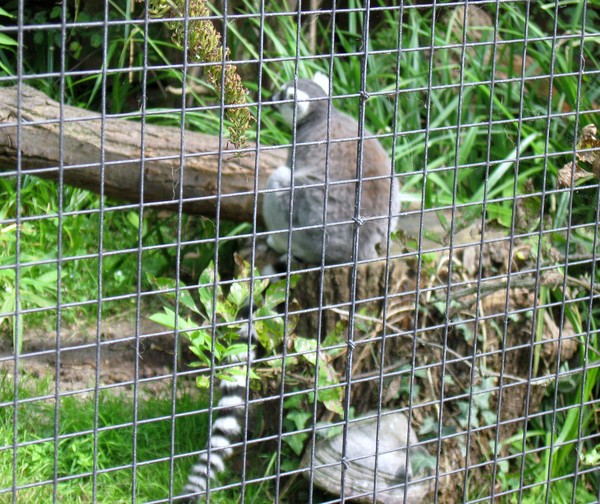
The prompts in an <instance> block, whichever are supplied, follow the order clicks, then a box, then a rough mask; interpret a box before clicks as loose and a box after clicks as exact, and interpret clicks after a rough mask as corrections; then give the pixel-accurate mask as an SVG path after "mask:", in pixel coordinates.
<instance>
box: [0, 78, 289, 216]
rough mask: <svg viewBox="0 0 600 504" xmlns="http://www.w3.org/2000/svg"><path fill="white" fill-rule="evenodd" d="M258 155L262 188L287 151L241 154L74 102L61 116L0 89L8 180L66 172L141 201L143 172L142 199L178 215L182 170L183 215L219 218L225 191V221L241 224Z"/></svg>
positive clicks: (0, 136) (48, 104)
mask: <svg viewBox="0 0 600 504" xmlns="http://www.w3.org/2000/svg"><path fill="white" fill-rule="evenodd" d="M19 124H20V141H19V137H18V135H19ZM142 128H143V136H142ZM182 135H184V137H183V144H184V152H183V153H182V152H181V150H182V149H181V145H182ZM61 140H62V145H61ZM142 140H143V149H142ZM221 147H222V148H221ZM220 149H221V153H222V159H221V161H219V150H220ZM18 150H19V151H20V166H18V163H17V152H18ZM257 155H258V156H259V163H258V165H259V169H258V179H259V187H263V186H264V185H265V182H266V180H267V178H268V176H269V174H270V172H271V170H272V169H273V168H276V167H277V166H280V165H281V164H283V163H285V160H286V156H287V152H286V151H285V149H273V148H270V149H268V148H265V147H262V146H256V145H255V144H250V145H249V150H248V152H244V153H243V154H242V155H241V156H239V157H236V156H235V155H234V153H233V151H231V150H228V142H227V141H226V140H223V145H222V146H220V145H219V138H218V137H215V136H211V135H204V134H201V133H195V132H189V131H184V130H183V129H182V128H177V127H167V126H157V125H154V124H144V125H142V123H141V122H135V121H130V120H125V119H116V118H112V117H110V116H106V117H104V118H103V117H102V116H101V115H100V114H97V113H93V112H89V111H87V110H83V109H80V108H77V107H72V106H69V105H63V106H62V118H61V106H60V104H59V103H58V102H56V101H54V100H51V99H50V98H48V97H47V96H46V95H45V94H43V93H42V92H40V91H37V90H35V89H33V88H31V87H29V86H25V85H23V86H22V87H21V94H20V96H19V93H18V89H17V87H8V88H0V171H4V172H8V174H9V175H10V174H15V175H16V173H17V170H18V169H19V170H20V173H32V174H35V175H37V176H40V177H44V178H49V179H54V180H57V179H58V178H59V174H60V173H61V172H62V174H63V180H64V182H65V183H66V184H71V185H74V186H77V187H82V188H85V189H89V190H91V191H95V192H102V193H103V194H105V195H106V196H110V197H113V198H119V199H123V200H127V201H132V202H139V200H140V187H141V182H142V180H141V176H142V175H141V174H142V173H143V199H144V202H150V201H152V202H163V203H164V204H165V207H166V208H168V209H172V210H176V209H177V204H178V202H179V193H180V188H179V181H180V177H179V170H180V167H181V166H183V178H182V186H183V189H182V192H183V198H184V211H185V212H187V213H193V214H201V215H204V216H207V217H209V218H215V209H216V206H217V194H218V192H220V194H221V198H220V214H221V215H220V216H221V217H222V218H225V219H228V220H232V221H238V222H240V221H251V220H252V216H253V209H254V200H255V197H256V196H255V194H254V180H255V177H256V173H255V171H256V170H255V163H256V156H257ZM102 156H103V157H102ZM142 160H143V165H142ZM142 168H143V170H142ZM219 175H220V184H221V185H220V189H219V191H217V184H218V178H219ZM102 176H103V177H104V180H103V183H102V184H101V177H102ZM190 199H191V200H190ZM258 208H259V211H260V205H259V207H258ZM260 219H261V217H260V215H259V221H260Z"/></svg>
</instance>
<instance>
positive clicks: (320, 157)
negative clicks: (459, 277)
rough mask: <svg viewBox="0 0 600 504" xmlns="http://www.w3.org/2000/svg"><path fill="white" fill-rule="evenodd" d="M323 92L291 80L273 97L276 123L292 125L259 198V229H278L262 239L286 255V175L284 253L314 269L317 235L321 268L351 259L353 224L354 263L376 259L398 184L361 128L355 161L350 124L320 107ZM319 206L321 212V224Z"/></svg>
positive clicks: (324, 104) (396, 203)
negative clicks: (281, 161)
mask: <svg viewBox="0 0 600 504" xmlns="http://www.w3.org/2000/svg"><path fill="white" fill-rule="evenodd" d="M325 87H327V88H328V87H329V85H328V84H326V86H324V87H323V86H321V85H319V84H318V83H317V82H314V81H310V80H305V79H299V80H298V81H297V83H296V84H294V82H289V83H288V84H286V85H285V86H284V87H283V89H282V90H281V91H280V92H279V93H277V94H276V95H275V96H274V100H276V101H277V102H278V105H277V107H278V108H279V111H280V112H281V115H282V116H283V118H284V120H285V121H286V122H287V123H288V124H289V125H290V126H292V127H294V120H295V131H296V135H295V146H294V148H293V149H292V150H291V151H290V154H289V157H288V166H281V167H279V168H277V169H276V170H275V171H274V172H273V173H272V174H271V176H270V177H269V181H268V189H270V190H272V191H270V192H267V193H266V194H265V196H264V200H263V212H262V213H263V218H264V219H265V224H266V226H267V229H268V230H269V231H281V232H280V233H272V234H270V235H269V238H268V243H269V245H270V246H271V247H272V248H273V249H274V250H275V251H277V252H278V253H280V254H287V253H289V251H288V250H287V249H288V232H289V230H290V199H291V193H292V190H291V183H292V176H293V182H294V188H293V213H292V226H291V228H292V241H291V253H292V255H293V256H294V257H295V258H296V259H299V260H300V261H302V262H305V263H308V264H320V263H321V257H322V248H323V247H322V243H323V233H324V234H325V262H326V263H327V264H337V263H344V262H349V261H352V260H353V237H354V229H355V226H357V225H358V226H360V232H359V244H358V258H357V259H358V260H362V259H373V258H376V257H377V256H378V255H380V253H379V252H378V250H377V247H378V246H380V247H383V249H382V250H383V251H385V246H386V245H387V238H388V229H389V226H388V217H389V215H390V213H391V216H392V222H391V224H392V225H391V230H392V231H394V230H395V229H396V227H397V224H398V213H399V211H400V197H399V193H400V190H399V185H398V180H397V179H396V178H395V177H393V176H392V174H393V171H392V164H391V161H390V158H389V157H388V155H387V153H386V152H385V150H384V149H383V147H382V146H381V144H380V143H379V142H378V141H377V139H376V138H370V137H372V135H371V134H370V133H369V132H368V131H367V130H366V129H363V137H364V138H365V140H362V156H361V159H360V160H359V158H358V149H357V147H358V143H357V142H358V134H359V127H358V123H357V122H356V120H355V119H353V118H352V117H350V116H349V115H347V114H344V113H343V112H341V111H339V110H337V109H335V108H333V107H329V106H328V101H329V97H328V91H327V90H326V89H325ZM294 109H295V110H296V113H295V114H294ZM329 110H331V112H330V113H329ZM328 116H329V117H328ZM367 138H368V139H367ZM328 151H329V157H327V154H328ZM359 166H360V167H361V170H360V171H361V178H360V192H361V196H360V211H359V213H358V215H356V214H355V206H356V200H357V197H356V194H357V181H358V180H357V167H359ZM327 175H328V176H327ZM390 184H391V208H390ZM325 194H327V199H325ZM325 204H326V205H327V214H326V216H325V222H323V213H324V212H323V209H324V205H325Z"/></svg>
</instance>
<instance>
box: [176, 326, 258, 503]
mask: <svg viewBox="0 0 600 504" xmlns="http://www.w3.org/2000/svg"><path fill="white" fill-rule="evenodd" d="M248 334H249V333H248V327H247V324H245V325H244V326H243V327H242V329H240V339H239V343H247V344H248V346H249V347H250V348H249V351H248V352H242V353H241V354H239V355H237V356H233V357H231V358H230V362H231V363H234V362H241V363H242V364H247V365H248V367H249V366H250V363H251V361H252V360H254V350H253V349H252V340H253V332H251V333H250V336H249V335H248ZM247 358H249V362H246V359H247ZM219 387H220V389H221V399H220V400H219V402H218V407H219V411H218V413H217V418H216V419H215V421H214V422H213V426H212V432H211V434H210V438H209V441H208V443H207V445H208V446H207V449H206V451H205V452H203V453H201V454H200V456H199V457H198V461H197V462H196V463H195V464H194V465H193V466H192V468H191V470H190V474H189V476H188V480H187V484H186V485H185V487H184V488H183V492H182V494H181V499H178V500H177V502H189V503H194V502H198V501H200V500H203V497H206V495H205V494H206V491H207V488H208V483H209V480H211V479H213V478H215V477H216V475H217V474H218V473H220V472H223V471H224V470H225V459H227V458H228V457H229V456H231V454H232V452H233V448H232V446H231V445H232V444H233V443H235V442H236V441H237V440H238V439H239V436H240V434H241V432H242V428H243V426H244V412H245V407H244V406H245V404H246V376H245V374H244V375H237V376H235V379H234V380H233V381H229V380H221V383H220V385H219ZM209 452H210V460H209Z"/></svg>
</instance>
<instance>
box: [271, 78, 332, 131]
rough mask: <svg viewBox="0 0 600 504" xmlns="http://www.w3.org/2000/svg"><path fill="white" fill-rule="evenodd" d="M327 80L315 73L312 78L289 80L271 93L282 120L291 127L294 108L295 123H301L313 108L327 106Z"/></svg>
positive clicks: (317, 108)
mask: <svg viewBox="0 0 600 504" xmlns="http://www.w3.org/2000/svg"><path fill="white" fill-rule="evenodd" d="M328 90H329V81H328V79H327V77H326V76H325V75H323V74H319V73H317V74H316V75H315V77H314V78H313V80H308V79H298V81H297V84H294V81H290V82H288V83H287V84H285V85H284V86H283V87H282V88H281V90H280V91H278V92H277V93H275V94H274V95H273V101H274V102H277V103H276V107H277V109H278V110H279V112H280V113H281V116H282V117H283V120H284V121H285V122H286V123H287V124H288V125H289V126H290V127H292V126H293V124H294V108H295V109H296V125H300V124H302V123H303V122H304V121H306V119H308V117H310V115H311V114H312V113H313V112H314V111H315V110H322V109H323V107H327V96H328Z"/></svg>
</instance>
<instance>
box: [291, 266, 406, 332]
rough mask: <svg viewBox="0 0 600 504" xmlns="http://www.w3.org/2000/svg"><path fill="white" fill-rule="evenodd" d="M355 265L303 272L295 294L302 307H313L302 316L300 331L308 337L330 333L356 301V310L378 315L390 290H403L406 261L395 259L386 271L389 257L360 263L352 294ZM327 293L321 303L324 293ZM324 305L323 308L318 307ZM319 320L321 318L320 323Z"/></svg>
mask: <svg viewBox="0 0 600 504" xmlns="http://www.w3.org/2000/svg"><path fill="white" fill-rule="evenodd" d="M354 275H355V273H354V267H353V266H335V267H331V268H327V269H326V270H325V271H324V274H323V275H322V277H323V278H322V280H321V271H320V270H316V271H310V272H307V273H303V274H302V275H301V277H300V280H299V283H298V285H297V287H296V289H294V297H295V298H296V300H297V301H298V303H299V305H300V306H301V307H302V309H313V311H310V312H308V313H306V314H303V315H302V316H301V317H299V319H298V333H299V334H301V335H304V336H307V337H313V336H316V335H317V334H318V332H319V327H320V330H321V334H320V336H321V337H324V336H326V335H327V334H330V333H331V332H332V331H333V330H334V329H335V325H336V323H337V322H338V321H339V320H340V319H344V318H347V317H344V316H342V315H341V314H340V312H349V311H350V308H351V303H352V301H353V300H354V303H355V304H354V310H355V311H357V312H358V311H366V312H367V313H369V314H371V315H378V314H379V313H380V312H381V309H382V308H383V303H384V300H385V296H386V293H387V295H388V296H393V295H394V294H396V295H398V293H400V292H402V291H401V288H400V286H399V285H400V282H402V279H404V278H406V262H405V261H399V260H397V259H396V260H392V261H390V263H389V269H387V274H386V263H385V259H382V260H380V261H376V262H371V263H368V264H360V265H358V267H357V268H356V284H355V285H356V293H355V295H354V298H353V297H352V284H353V277H354ZM321 291H322V292H323V300H322V304H320V295H319V294H320V292H321ZM319 305H320V306H321V307H324V308H323V309H321V310H316V309H317V308H319ZM319 319H320V320H321V323H320V326H319Z"/></svg>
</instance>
